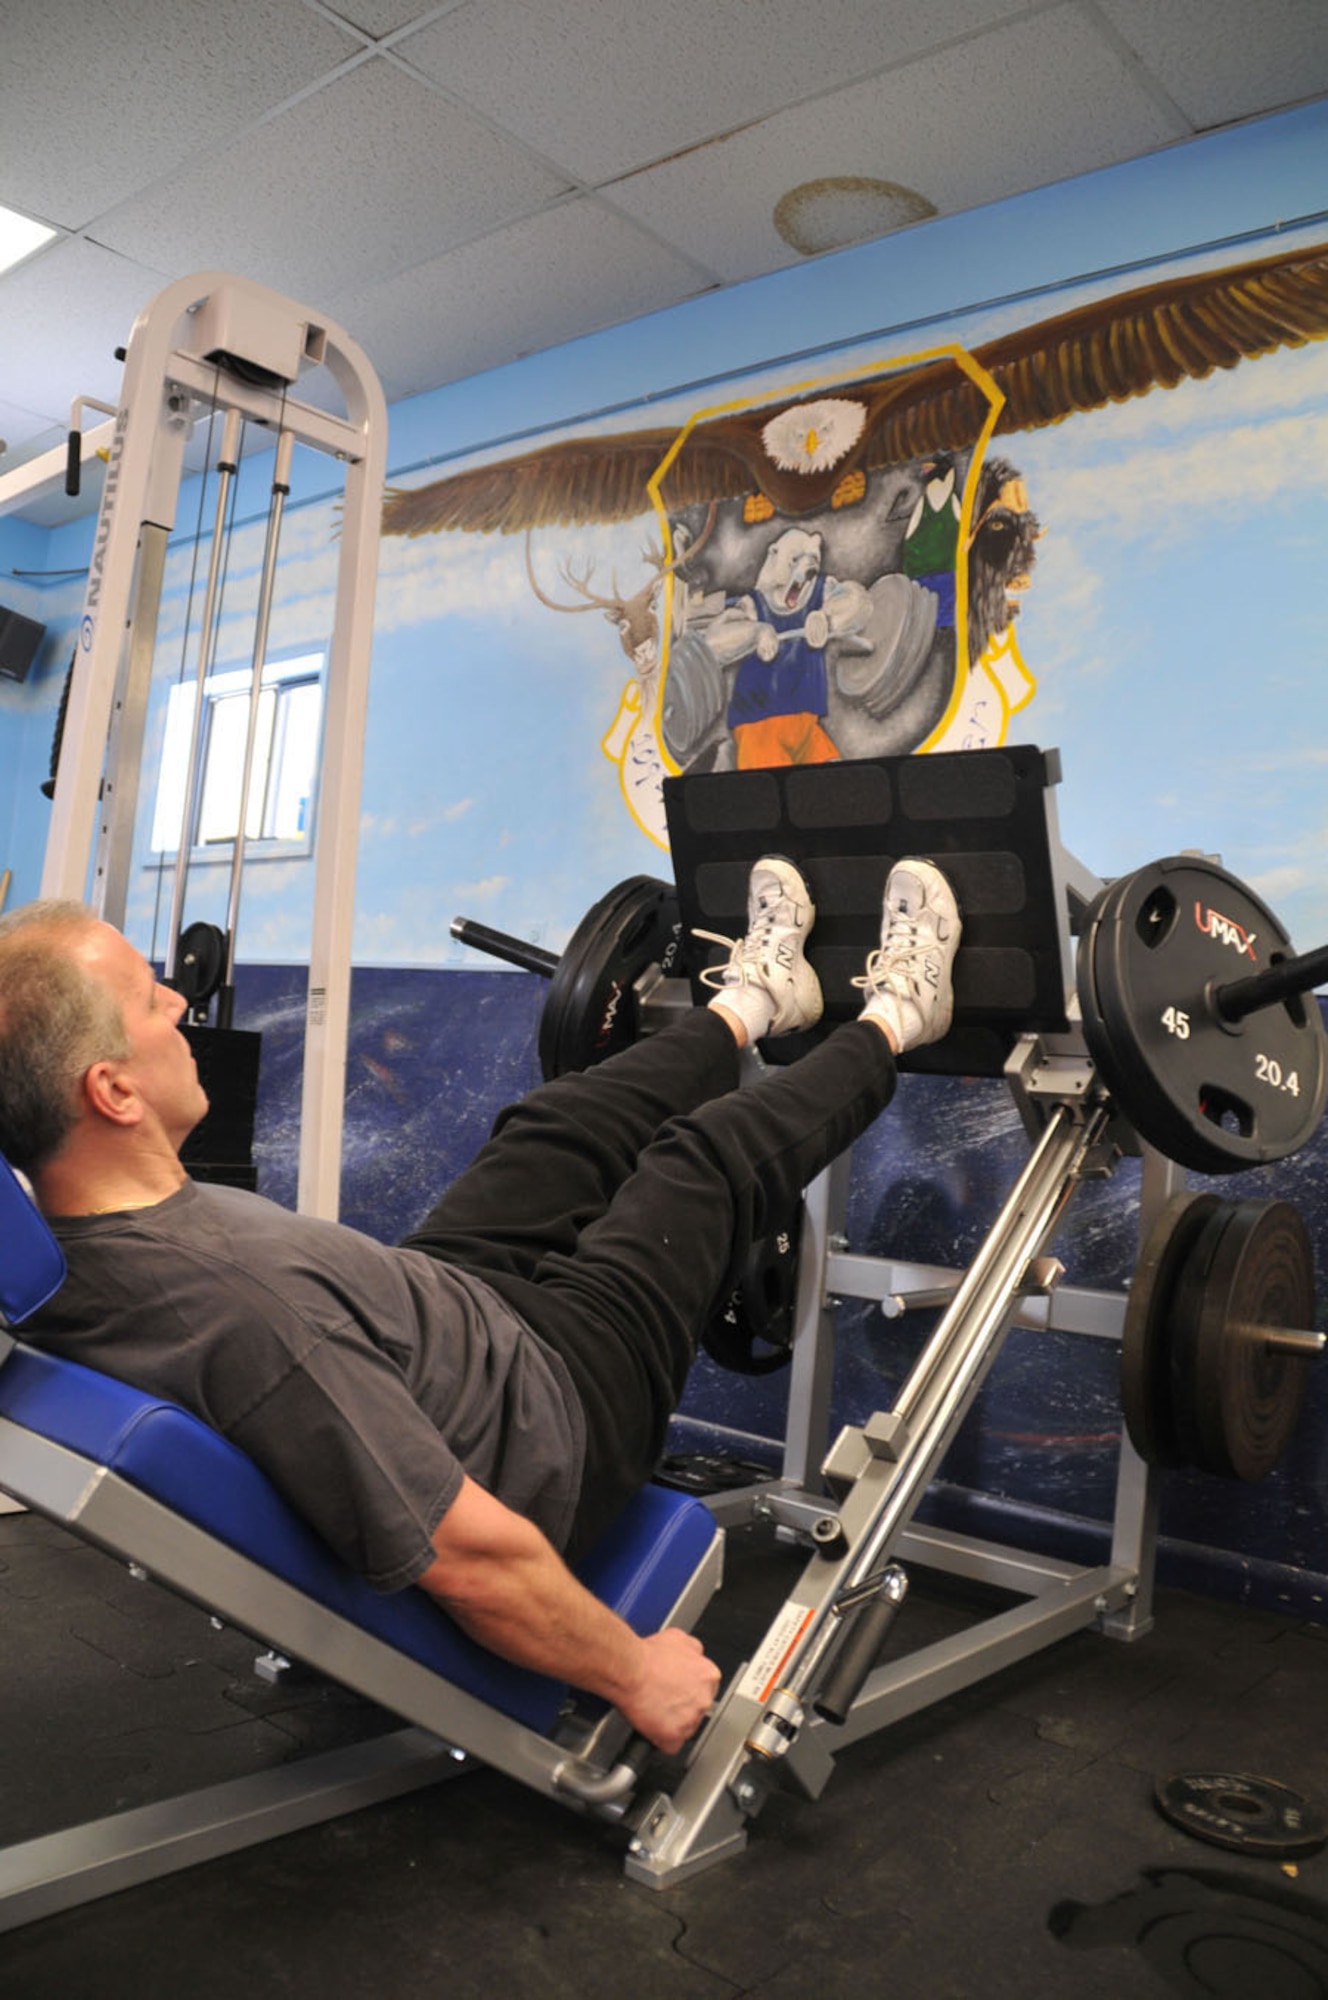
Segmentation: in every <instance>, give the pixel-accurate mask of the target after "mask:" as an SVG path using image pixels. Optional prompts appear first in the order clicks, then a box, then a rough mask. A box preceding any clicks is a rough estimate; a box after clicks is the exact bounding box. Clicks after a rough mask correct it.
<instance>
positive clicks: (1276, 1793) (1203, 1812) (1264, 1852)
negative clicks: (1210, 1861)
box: [1153, 1771, 1328, 1861]
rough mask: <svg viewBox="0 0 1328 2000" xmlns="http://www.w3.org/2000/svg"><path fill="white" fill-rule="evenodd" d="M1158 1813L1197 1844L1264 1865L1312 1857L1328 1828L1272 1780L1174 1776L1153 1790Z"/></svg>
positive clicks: (1202, 1774)
mask: <svg viewBox="0 0 1328 2000" xmlns="http://www.w3.org/2000/svg"><path fill="white" fill-rule="evenodd" d="M1153 1796H1154V1798H1155V1799H1156V1801H1157V1808H1158V1811H1159V1812H1160V1813H1161V1814H1162V1816H1163V1818H1164V1819H1169V1820H1170V1821H1171V1823H1172V1825H1173V1826H1178V1827H1180V1828H1181V1830H1182V1832H1184V1833H1192V1834H1193V1835H1194V1836H1195V1838H1196V1839H1197V1840H1206V1841H1209V1842H1211V1844H1212V1845H1213V1846H1214V1847H1225V1848H1229V1849H1231V1850H1232V1852H1234V1853H1236V1854H1251V1855H1255V1856H1259V1857H1262V1858H1263V1859H1265V1860H1269V1861H1289V1860H1292V1859H1293V1858H1294V1857H1295V1856H1296V1855H1301V1854H1317V1853H1318V1851H1319V1849H1320V1848H1321V1847H1322V1846H1323V1844H1324V1842H1325V1841H1328V1824H1325V1821H1324V1817H1323V1814H1322V1813H1321V1812H1319V1811H1318V1809H1317V1808H1316V1807H1315V1806H1312V1805H1311V1804H1310V1802H1309V1800H1308V1799H1304V1798H1302V1797H1301V1796H1300V1794H1299V1792H1293V1791H1292V1790H1291V1789H1290V1787H1289V1786H1287V1785H1279V1784H1278V1783H1277V1782H1276V1781H1275V1780H1274V1779H1272V1778H1251V1777H1246V1776H1244V1775H1243V1774H1236V1773H1233V1772H1228V1771H1178V1772H1177V1773H1176V1774H1175V1776H1174V1777H1170V1778H1159V1779H1158V1780H1157V1783H1156V1784H1155V1785H1154V1787H1153Z"/></svg>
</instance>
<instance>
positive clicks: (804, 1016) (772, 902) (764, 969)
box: [694, 854, 822, 1042]
mask: <svg viewBox="0 0 1328 2000" xmlns="http://www.w3.org/2000/svg"><path fill="white" fill-rule="evenodd" d="M815 919H816V905H815V904H814V903H813V902H812V898H811V891H810V889H809V888H808V887H807V884H806V882H805V881H804V880H803V877H802V875H801V873H800V872H799V870H798V869H797V868H795V867H794V865H793V863H792V862H791V861H786V860H785V859H784V857H783V856H782V855H780V854H766V855H763V856H762V858H761V859H760V860H759V861H758V862H757V863H756V865H755V866H754V867H753V869H752V873H751V878H750V881H749V882H748V886H747V935H746V936H745V937H741V938H736V939H734V938H726V937H720V936H719V934H718V933H717V932H715V931H697V932H695V933H694V935H695V936H697V937H699V938H705V939H706V940H707V942H708V943H710V944H722V945H724V946H726V947H727V949H728V954H729V960H728V964H727V965H710V966H707V967H706V968H705V970H704V971H703V972H702V974H701V983H702V985H703V986H709V987H712V988H713V989H714V991H715V998H714V999H713V1000H712V1001H711V1002H710V1005H711V1006H712V1007H714V1006H716V1005H722V1006H724V1007H726V1008H727V1009H728V1010H729V1012H730V1013H734V1014H736V1015H737V1016H738V1017H739V1019H740V1020H741V1021H742V1022H743V1023H744V1025H745V1026H746V1029H747V1032H748V1034H749V1036H750V1037H751V1039H752V1040H753V1041H754V1042H756V1041H760V1039H761V1037H762V1036H763V1035H787V1034H792V1033H794V1032H795V1031H796V1030H797V1029H799V1028H810V1027H813V1026H814V1025H815V1023H816V1022H817V1021H819V1020H820V1018H821V1008H822V1001H821V982H820V980H819V979H818V978H817V977H816V974H815V973H814V972H813V970H812V968H811V966H810V965H808V963H807V960H806V958H805V956H804V947H805V945H806V941H807V938H808V936H809V935H810V932H811V927H812V924H813V923H814V922H815Z"/></svg>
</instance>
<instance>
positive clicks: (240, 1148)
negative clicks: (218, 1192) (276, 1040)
mask: <svg viewBox="0 0 1328 2000" xmlns="http://www.w3.org/2000/svg"><path fill="white" fill-rule="evenodd" d="M180 1032H181V1034H182V1035H183V1036H184V1038H185V1040H186V1041H187V1042H188V1044H189V1046H190V1048H191V1049H192V1050H193V1052H194V1061H195V1062H196V1063H197V1065H198V1080H199V1082H200V1083H201V1084H202V1086H203V1088H204V1090H205V1091H206V1092H207V1096H208V1114H207V1116H206V1118H204V1120H203V1122H202V1124H201V1125H196V1126H195V1127H194V1130H193V1131H192V1132H191V1133H190V1134H189V1137H188V1138H187V1139H186V1140H185V1142H184V1145H183V1146H182V1147H181V1148H180V1159H181V1161H182V1162H183V1164H184V1168H185V1171H186V1172H187V1173H188V1175H189V1177H190V1179H191V1180H196V1181H220V1182H222V1183H223V1185H225V1186H226V1187H241V1188H249V1189H251V1190H253V1189H255V1188H256V1187H257V1185H258V1170H257V1168H256V1167H255V1166H254V1113H255V1111H256V1109H257V1106H258V1059H259V1051H260V1049H261V1046H262V1040H263V1038H262V1036H261V1035H259V1034H256V1033H253V1032H252V1031H250V1030H248V1029H244V1028H205V1027H195V1026H192V1025H190V1024H188V1023H181V1027H180Z"/></svg>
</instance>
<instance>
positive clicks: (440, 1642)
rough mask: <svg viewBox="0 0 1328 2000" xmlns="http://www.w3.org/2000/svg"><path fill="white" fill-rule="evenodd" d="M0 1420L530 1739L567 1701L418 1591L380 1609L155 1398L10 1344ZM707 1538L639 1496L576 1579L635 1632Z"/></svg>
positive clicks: (251, 1482) (270, 1491)
mask: <svg viewBox="0 0 1328 2000" xmlns="http://www.w3.org/2000/svg"><path fill="white" fill-rule="evenodd" d="M0 1416H3V1417H8V1418H10V1419H11V1420H12V1421H13V1422H14V1423H16V1424H20V1425H22V1426H23V1427H24V1428H25V1429H28V1430H31V1431H34V1432H36V1433H38V1434H39V1435H40V1436H42V1437H44V1438H48V1439H49V1440H51V1441H52V1442H53V1443H55V1444H60V1445H64V1446H66V1447H67V1448H68V1449H69V1450H71V1451H76V1452H79V1453H81V1454H82V1455H83V1456H85V1457H87V1458H90V1459H94V1460H96V1461H97V1463H98V1464H100V1465H104V1466H106V1467H108V1468H109V1469H110V1470H111V1471H113V1472H116V1473H118V1474H119V1475H120V1476H121V1477H122V1478H123V1479H125V1480H127V1481H129V1482H130V1484H132V1485H134V1486H137V1487H139V1488H141V1489H142V1491H144V1492H145V1493H149V1494H151V1495H152V1496H153V1498H154V1499H157V1500H159V1501H161V1502H162V1504H163V1505H164V1506H166V1507H169V1508H170V1509H171V1510H172V1512H173V1513H176V1514H179V1515H182V1516H183V1517H184V1518H185V1519H186V1520H188V1521H192V1522H193V1523H194V1524H195V1525H196V1526H198V1527H200V1528H203V1529H205V1530H206V1531H207V1532H208V1533H209V1534H211V1535H215V1536H216V1537H217V1539H218V1540H219V1541H222V1542H225V1543H227V1544H228V1545H229V1546H230V1547H231V1548H234V1549H238V1550H239V1551H240V1552H241V1553H242V1554H244V1555H246V1556H249V1557H251V1558H252V1559H253V1560H254V1561H255V1562H257V1563H260V1564H261V1565H262V1567H263V1568H264V1569H267V1570H269V1571H271V1572H272V1573H273V1574H274V1575H276V1576H279V1577H281V1578H283V1579H284V1580H285V1581H286V1582H288V1583H291V1584H294V1585H295V1586H296V1587H297V1588H298V1589H300V1590H302V1591H304V1592H306V1593H307V1595H309V1596H310V1597H313V1598H315V1599H316V1600H317V1601H318V1602H319V1603H320V1604H323V1605H326V1606H327V1608H328V1609H329V1610H331V1611H335V1612H338V1613H339V1614H340V1615H341V1616H342V1617H345V1618H348V1619H350V1620H351V1621H352V1622H353V1623H354V1624H356V1625H358V1626H361V1627H362V1628H363V1629H364V1630H365V1631H367V1632H372V1633H373V1634H375V1635H376V1636H377V1637H378V1638H380V1639H383V1640H385V1641H386V1642H387V1644H388V1645H390V1646H395V1647H396V1648H398V1650H399V1651H401V1652H403V1653H407V1654H409V1655H410V1657H411V1658H412V1659H415V1660H418V1661H419V1662H420V1663H421V1664H422V1665H424V1666H426V1667H428V1668H431V1669H432V1670H433V1671H434V1672H435V1673H437V1674H440V1675H441V1676H442V1677H443V1678H444V1679H446V1680H448V1681H451V1682H452V1683H453V1684H454V1685H456V1686H457V1687H461V1688H464V1689H465V1690H466V1691H467V1692H468V1693H470V1694H473V1695H475V1696H477V1697H478V1698H479V1699H480V1700H481V1701H485V1702H487V1703H488V1704H489V1705H490V1706H491V1707H493V1708H497V1709H500V1710H501V1711H502V1712H503V1713H504V1714H506V1715H509V1716H511V1717H512V1718H513V1719H514V1720H515V1721H518V1722H523V1723H525V1724H527V1725H528V1727H530V1728H532V1729H536V1730H539V1731H541V1732H544V1731H547V1730H548V1728H549V1727H550V1726H551V1724H552V1723H553V1721H554V1720H555V1718H556V1716H557V1714H558V1711H559V1709H560V1707H561V1705H562V1702H563V1700H564V1697H565V1694H566V1689H565V1688H564V1687H563V1686H562V1684H561V1683H559V1682H555V1681H551V1680H549V1679H547V1678H546V1677H545V1676H544V1675H541V1674H535V1673H530V1672H528V1671H527V1670H526V1669H524V1668H521V1667H514V1666H512V1665H510V1664H509V1663H508V1662H507V1661H505V1660H500V1659H498V1658H496V1656H495V1655H494V1654H492V1653H489V1652H487V1651H486V1650H485V1649H484V1648H483V1647H481V1646H477V1645H475V1644H474V1643H473V1642H472V1641H471V1640H469V1639H468V1638H467V1637H466V1636H465V1634H464V1633H463V1632H461V1631H460V1630H459V1628H458V1627H457V1626H456V1625H454V1624H453V1623H452V1621H451V1619H450V1618H448V1617H447V1615H446V1613H444V1612H443V1611H441V1610H440V1609H439V1608H438V1606H437V1605H435V1604H433V1603H432V1602H431V1601H430V1600H429V1599H428V1598H427V1597H426V1596H425V1594H424V1592H423V1591H420V1590H415V1589H407V1590H403V1591H399V1592H396V1593H395V1594H393V1595H392V1596H390V1597H384V1596H382V1595H381V1594H380V1593H379V1592H377V1591H375V1590H372V1589H371V1588H370V1586H369V1585H368V1584H367V1583H366V1582H365V1581H364V1579H363V1578H362V1577H360V1576H357V1575H356V1574H355V1573H354V1572H353V1571H351V1570H349V1569H347V1568H346V1566H345V1565H344V1564H343V1563H342V1562H340V1561H339V1560H338V1558H337V1557H336V1556H334V1555H333V1554H332V1552H331V1551H330V1550H329V1549H328V1548H327V1546H326V1545H325V1543H323V1542H322V1541H321V1540H320V1539H319V1537H318V1536H317V1535H315V1534H314V1533H313V1531H312V1530H311V1529H310V1528H308V1527H307V1526H306V1525H305V1523H304V1522H303V1521H302V1520H301V1519H300V1517H299V1516H298V1515H297V1514H296V1513H294V1511H293V1510H292V1509H291V1508H290V1507H289V1506H288V1505H287V1504H286V1502H285V1501H284V1500H283V1499H282V1497H281V1495H280V1494H279V1493H278V1492H277V1491H276V1488H275V1487H274V1486H273V1485H272V1484H271V1482H270V1481H269V1480H268V1479H267V1477H266V1476H265V1474H263V1473H262V1472H260V1471H259V1469H258V1467H257V1466H256V1465H255V1464H254V1463H253V1461H252V1459H250V1458H248V1457H247V1456H246V1455H245V1454H244V1453H243V1452H242V1451H240V1450H239V1449H238V1447H237V1446H235V1445H233V1444H231V1442H230V1441H229V1439H227V1438H224V1437H222V1436H221V1435H220V1434H219V1433H218V1432H216V1431H213V1430H211V1429H209V1427H208V1426H207V1425H206V1424H204V1423H203V1422H201V1421H200V1419H199V1418H197V1417H195V1416H192V1415H191V1414H190V1413H189V1412H188V1411H187V1410H183V1409H181V1408H180V1406H179V1405H178V1404H176V1403H171V1402H167V1401H165V1400H164V1399H162V1398H161V1397H157V1396H149V1395H144V1394H143V1393H142V1392H141V1391H140V1390H138V1389H132V1388H130V1387H129V1386H128V1385H127V1384H126V1383H123V1382H117V1381H115V1380H114V1379H113V1378H112V1377H111V1376H109V1375H102V1374H99V1373H97V1372H96V1371H95V1370H93V1369H90V1368H84V1367H82V1366H80V1364H79V1363H77V1362H73V1361H66V1360H63V1359H60V1358H58V1357H56V1356H54V1355H50V1354H44V1353H42V1352H41V1351H40V1350H39V1349H36V1348H32V1347H28V1346H26V1345H25V1344H23V1343H22V1342H18V1343H16V1345H15V1347H14V1350H13V1352H12V1353H11V1355H10V1356H9V1359H8V1360H7V1361H6V1362H5V1363H4V1364H3V1366H0ZM2 1481H3V1465H2V1464H0V1482H2ZM715 1533H716V1529H715V1523H714V1518H713V1516H712V1515H711V1513H710V1511H709V1509H708V1508H707V1507H705V1506H704V1505H703V1504H702V1503H701V1502H700V1501H698V1500H696V1499H693V1498H691V1497H689V1496H687V1495H683V1494H679V1493H672V1492H669V1491H667V1490H666V1489H664V1488H662V1487H647V1488H646V1489H645V1490H644V1491H643V1492H642V1493H640V1494H639V1495H638V1496H637V1498H636V1500H635V1501H634V1502H633V1503H632V1505H631V1506H630V1507H629V1508H628V1509H627V1510H626V1512H625V1513H624V1514H623V1515H621V1516H620V1518H619V1519H618V1521H617V1522H615V1524H614V1526H613V1527H612V1528H611V1529H610V1530H609V1532H608V1534H607V1535H605V1536H604V1537H603V1538H602V1540H601V1541H600V1542H599V1543H598V1544H597V1545H596V1547H595V1548H594V1549H593V1550H592V1551H591V1552H590V1554H589V1555H588V1556H587V1557H586V1558H585V1560H584V1561H583V1562H582V1563H581V1564H580V1565H579V1566H578V1571H577V1574H578V1575H579V1577H580V1578H581V1581H582V1582H583V1583H584V1584H585V1585H586V1587H587V1588H588V1589H589V1590H592V1591H593V1592H594V1593H595V1595H596V1596H597V1597H599V1598H602V1599H603V1601H604V1602H605V1603H606V1604H609V1605H611V1606H612V1607H613V1609H614V1610H615V1611H617V1612H618V1614H619V1615H620V1616H621V1617H622V1618H624V1619H625V1620H626V1621H627V1623H628V1624H629V1625H631V1626H632V1627H633V1628H634V1630H636V1631H638V1632H642V1633H645V1632H652V1631H655V1630H656V1629H658V1627H659V1626H660V1625H661V1624H662V1623H663V1622H664V1620H665V1619H666V1618H667V1616H668V1614H669V1612H670V1611H671V1609H672V1608H673V1606H674V1604H675V1603H676V1602H677V1599H678V1597H679V1595H680V1593H681V1591H682V1589H683V1587H684V1586H685V1584H686V1583H687V1581H688V1579H689V1578H690V1577H691V1576H692V1575H693V1573H694V1572H695V1570H696V1568H697V1566H698V1564H699V1563H700V1561H701V1559H702V1557H703V1556H704V1554H705V1552H706V1550H707V1549H708V1548H709V1547H710V1544H711V1542H712V1541H713V1540H714V1537H715Z"/></svg>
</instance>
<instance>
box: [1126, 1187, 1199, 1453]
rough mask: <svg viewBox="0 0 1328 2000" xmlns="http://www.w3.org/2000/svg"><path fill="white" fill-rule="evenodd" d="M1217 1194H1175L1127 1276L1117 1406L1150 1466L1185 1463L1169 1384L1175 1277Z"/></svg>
mask: <svg viewBox="0 0 1328 2000" xmlns="http://www.w3.org/2000/svg"><path fill="white" fill-rule="evenodd" d="M1218 1205H1219V1200H1218V1196H1217V1195H1215V1194H1193V1193H1191V1194H1179V1195H1175V1196H1173V1197H1172V1199H1171V1200H1170V1201H1169V1202H1167V1203H1166V1205H1165V1207H1164V1208H1163V1209H1162V1211H1161V1213H1160V1214H1159V1215H1158V1218H1157V1220H1156V1222H1155V1223H1154V1224H1153V1227H1152V1228H1151V1229H1150V1231H1149V1232H1148V1239H1147V1241H1146V1242H1145V1244H1144V1247H1143V1250H1142V1252H1141V1254H1140V1257H1139V1263H1138V1267H1137V1268H1136V1270H1135V1273H1134V1276H1133V1278H1132V1279H1131V1281H1130V1293H1129V1298H1128V1300H1127V1301H1126V1307H1125V1328H1124V1333H1123V1336H1122V1339H1121V1409H1122V1412H1123V1414H1124V1417H1125V1428H1126V1430H1127V1431H1128V1432H1129V1435H1130V1442H1131V1443H1132V1444H1133V1446H1134V1448H1135V1450H1136V1451H1137V1452H1138V1454H1139V1456H1140V1458H1142V1459H1144V1460H1145V1461H1146V1462H1147V1463H1148V1464H1149V1465H1163V1466H1176V1465H1183V1464H1185V1462H1186V1453H1185V1450H1184V1448H1183V1445H1182V1442H1181V1438H1180V1436H1179V1435H1178V1431H1177V1423H1176V1411H1175V1407H1174V1405H1173V1402H1172V1384H1171V1312H1172V1301H1173V1297H1174V1294H1175V1290H1176V1284H1177V1280H1178V1278H1179V1275H1180V1273H1181V1271H1182V1269H1183V1268H1184V1265H1185V1260H1186V1258H1187V1257H1188V1255H1189V1253H1190V1251H1191V1249H1192V1248H1193V1246H1194V1243H1195V1241H1196V1239H1197V1238H1198V1236H1199V1235H1200V1233H1201V1232H1202V1230H1203V1228H1204V1226H1205V1224H1206V1223H1207V1222H1208V1220H1209V1218H1210V1217H1211V1216H1212V1214H1213V1212H1214V1210H1215V1209H1216V1208H1217V1207H1218Z"/></svg>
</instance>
